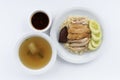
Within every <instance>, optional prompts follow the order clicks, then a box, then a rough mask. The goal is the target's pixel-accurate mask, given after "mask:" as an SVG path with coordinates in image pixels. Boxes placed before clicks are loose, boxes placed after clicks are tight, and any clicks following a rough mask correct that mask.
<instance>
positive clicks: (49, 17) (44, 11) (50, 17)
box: [29, 10, 52, 32]
mask: <svg viewBox="0 0 120 80" xmlns="http://www.w3.org/2000/svg"><path fill="white" fill-rule="evenodd" d="M38 12H41V13H44V14H45V15H47V17H48V20H49V21H48V24H47V26H46V27H45V28H44V29H36V28H35V27H34V26H33V24H32V21H31V20H32V17H33V16H34V15H35V14H36V13H38ZM29 23H30V27H31V28H32V29H33V30H35V31H38V32H46V31H47V30H48V29H49V28H50V26H51V24H52V15H51V13H50V12H49V11H47V10H35V11H34V12H32V14H30V18H29Z"/></svg>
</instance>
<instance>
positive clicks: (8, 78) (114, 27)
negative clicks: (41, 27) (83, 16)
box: [0, 0, 120, 80]
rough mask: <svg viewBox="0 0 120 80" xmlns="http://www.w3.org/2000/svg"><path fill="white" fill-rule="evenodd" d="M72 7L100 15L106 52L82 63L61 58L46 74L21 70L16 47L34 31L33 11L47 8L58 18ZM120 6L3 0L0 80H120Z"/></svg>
mask: <svg viewBox="0 0 120 80" xmlns="http://www.w3.org/2000/svg"><path fill="white" fill-rule="evenodd" d="M71 7H86V8H89V9H91V10H92V11H93V12H94V13H96V14H98V15H99V17H100V19H101V20H102V25H103V30H104V38H105V39H104V46H105V49H104V51H103V53H102V55H101V56H100V57H98V59H96V60H94V61H92V62H90V63H86V64H80V65H75V64H70V63H68V62H65V61H63V60H62V59H61V58H59V57H57V60H56V62H55V65H54V66H53V67H52V69H50V70H49V71H48V72H46V73H45V74H42V75H28V74H24V73H23V72H21V71H19V69H18V68H17V67H16V63H15V60H16V58H15V54H16V53H15V46H16V43H17V41H18V40H19V39H20V37H22V35H24V34H25V33H29V32H34V31H33V30H32V29H31V28H30V26H29V21H28V20H29V15H30V14H31V12H33V11H35V10H36V9H47V10H49V11H50V12H51V13H52V15H53V17H55V16H57V13H59V12H61V11H62V10H63V9H67V8H71ZM119 7H120V1H119V0H0V80H120V47H119V45H120V36H119V35H120V9H119Z"/></svg>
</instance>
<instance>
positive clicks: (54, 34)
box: [50, 8, 101, 63]
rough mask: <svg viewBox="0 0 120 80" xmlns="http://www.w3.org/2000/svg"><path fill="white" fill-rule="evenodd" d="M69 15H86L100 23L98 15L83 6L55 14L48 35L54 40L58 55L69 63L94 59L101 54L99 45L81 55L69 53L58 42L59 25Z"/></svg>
mask: <svg viewBox="0 0 120 80" xmlns="http://www.w3.org/2000/svg"><path fill="white" fill-rule="evenodd" d="M70 15H80V16H87V17H89V18H90V19H94V20H96V21H97V22H98V23H99V24H100V20H99V19H98V16H96V15H95V14H94V13H92V12H91V11H89V9H85V8H72V9H69V10H66V11H64V12H62V13H60V14H59V15H56V18H55V20H54V22H53V26H52V28H51V32H50V36H51V38H52V39H53V40H54V43H55V46H56V47H57V50H58V55H59V56H60V57H61V58H62V59H64V60H65V61H68V62H71V63H86V62H89V61H92V60H94V59H95V58H96V57H97V56H98V55H99V54H101V47H100V48H99V49H98V50H96V51H93V52H89V53H85V54H83V55H76V54H72V53H70V52H69V51H68V50H67V49H65V48H64V46H63V45H61V43H59V42H58V37H59V32H60V31H59V30H60V26H61V24H62V23H63V22H64V20H65V19H66V18H67V17H68V16H70ZM100 25H101V24H100Z"/></svg>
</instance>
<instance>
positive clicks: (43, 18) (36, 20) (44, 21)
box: [31, 12, 49, 30]
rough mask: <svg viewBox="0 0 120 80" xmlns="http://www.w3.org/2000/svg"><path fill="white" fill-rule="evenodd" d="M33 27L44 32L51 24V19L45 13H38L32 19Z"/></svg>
mask: <svg viewBox="0 0 120 80" xmlns="http://www.w3.org/2000/svg"><path fill="white" fill-rule="evenodd" d="M31 22H32V25H33V27H34V28H35V29H38V30H42V29H44V28H46V27H47V26H48V24H49V18H48V16H47V14H46V13H44V12H36V13H35V14H33V16H32V19H31Z"/></svg>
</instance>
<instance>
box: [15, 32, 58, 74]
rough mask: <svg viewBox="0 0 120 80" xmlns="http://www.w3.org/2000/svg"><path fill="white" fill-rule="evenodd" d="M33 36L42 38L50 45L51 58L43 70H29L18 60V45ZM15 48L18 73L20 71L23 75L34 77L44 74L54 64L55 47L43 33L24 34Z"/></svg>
mask: <svg viewBox="0 0 120 80" xmlns="http://www.w3.org/2000/svg"><path fill="white" fill-rule="evenodd" d="M33 36H38V37H42V38H44V39H45V40H46V41H47V42H48V43H49V44H50V46H51V48H52V56H51V59H50V61H49V62H48V64H47V65H45V66H44V67H43V68H40V69H31V68H29V67H27V66H25V65H24V64H23V63H22V62H21V60H20V58H19V47H20V45H21V44H22V42H23V41H24V40H26V39H27V38H30V37H33ZM16 47H17V51H16V53H17V55H16V56H17V62H18V63H17V64H18V66H17V67H19V69H20V71H22V72H25V73H28V74H35V75H37V74H41V73H45V72H47V71H48V70H49V69H50V68H51V67H52V66H53V65H54V63H55V61H56V57H57V50H56V48H55V46H54V45H53V41H52V40H51V38H50V37H49V36H48V35H47V34H44V33H29V34H25V35H24V36H22V38H21V39H20V40H19V41H18V42H17V46H16Z"/></svg>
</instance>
